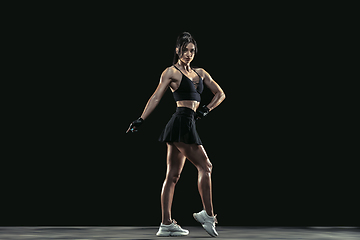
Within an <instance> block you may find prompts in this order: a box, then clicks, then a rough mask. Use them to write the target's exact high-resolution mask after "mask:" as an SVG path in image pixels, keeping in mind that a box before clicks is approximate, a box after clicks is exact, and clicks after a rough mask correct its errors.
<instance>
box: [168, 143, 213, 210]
mask: <svg viewBox="0 0 360 240" xmlns="http://www.w3.org/2000/svg"><path fill="white" fill-rule="evenodd" d="M173 144H174V145H175V146H176V147H177V148H178V149H179V150H180V152H181V153H182V154H183V155H185V157H186V158H187V159H189V160H190V161H191V162H192V163H193V164H194V165H195V167H196V168H197V170H198V188H199V193H200V196H201V199H202V202H203V206H204V209H205V211H206V213H207V214H208V215H209V216H214V211H213V204H212V190H211V172H212V164H211V162H210V160H209V158H208V156H207V154H206V151H205V149H204V147H203V146H202V145H196V144H186V143H182V142H175V143H173Z"/></svg>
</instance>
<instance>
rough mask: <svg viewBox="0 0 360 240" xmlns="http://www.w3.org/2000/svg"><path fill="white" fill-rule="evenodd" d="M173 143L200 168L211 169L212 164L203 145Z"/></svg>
mask: <svg viewBox="0 0 360 240" xmlns="http://www.w3.org/2000/svg"><path fill="white" fill-rule="evenodd" d="M173 144H174V145H175V146H176V147H177V149H179V151H180V152H181V153H182V154H183V155H184V156H185V157H186V158H187V159H189V161H190V162H192V163H193V164H194V165H195V167H197V168H198V169H199V170H206V171H211V169H212V164H211V162H210V160H209V157H208V156H207V154H206V151H205V149H204V147H203V146H202V145H197V144H186V143H182V142H174V143H173Z"/></svg>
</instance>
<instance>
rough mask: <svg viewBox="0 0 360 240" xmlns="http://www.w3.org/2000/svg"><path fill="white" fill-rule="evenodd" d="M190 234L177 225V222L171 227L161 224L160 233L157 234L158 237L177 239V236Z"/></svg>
mask: <svg viewBox="0 0 360 240" xmlns="http://www.w3.org/2000/svg"><path fill="white" fill-rule="evenodd" d="M188 234H189V231H188V230H185V229H182V228H181V227H180V226H179V225H177V224H176V221H175V220H173V222H172V223H171V224H170V225H164V224H162V223H161V224H160V228H159V231H158V232H157V233H156V236H158V237H170V236H171V237H175V236H187V235H188Z"/></svg>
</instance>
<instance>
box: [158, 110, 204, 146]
mask: <svg viewBox="0 0 360 240" xmlns="http://www.w3.org/2000/svg"><path fill="white" fill-rule="evenodd" d="M159 141H160V142H183V143H187V144H197V145H202V142H201V139H200V137H199V135H198V133H197V131H196V126H195V112H194V111H193V110H192V109H190V108H187V107H178V108H176V112H175V113H174V114H173V115H172V117H171V119H170V120H169V122H168V123H167V124H166V126H165V129H164V130H163V132H162V133H161V135H160V137H159Z"/></svg>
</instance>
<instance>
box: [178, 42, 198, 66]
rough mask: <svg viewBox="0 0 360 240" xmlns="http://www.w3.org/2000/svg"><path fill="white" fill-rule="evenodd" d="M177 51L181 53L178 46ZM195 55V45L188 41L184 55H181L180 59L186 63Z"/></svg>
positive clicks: (183, 50)
mask: <svg viewBox="0 0 360 240" xmlns="http://www.w3.org/2000/svg"><path fill="white" fill-rule="evenodd" d="M176 52H177V53H178V54H179V49H178V48H176ZM194 57H195V45H194V44H193V43H188V45H186V46H185V47H184V48H183V49H182V55H181V56H179V58H180V60H181V61H182V62H184V63H185V64H189V63H190V62H191V61H192V60H193V59H194Z"/></svg>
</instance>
